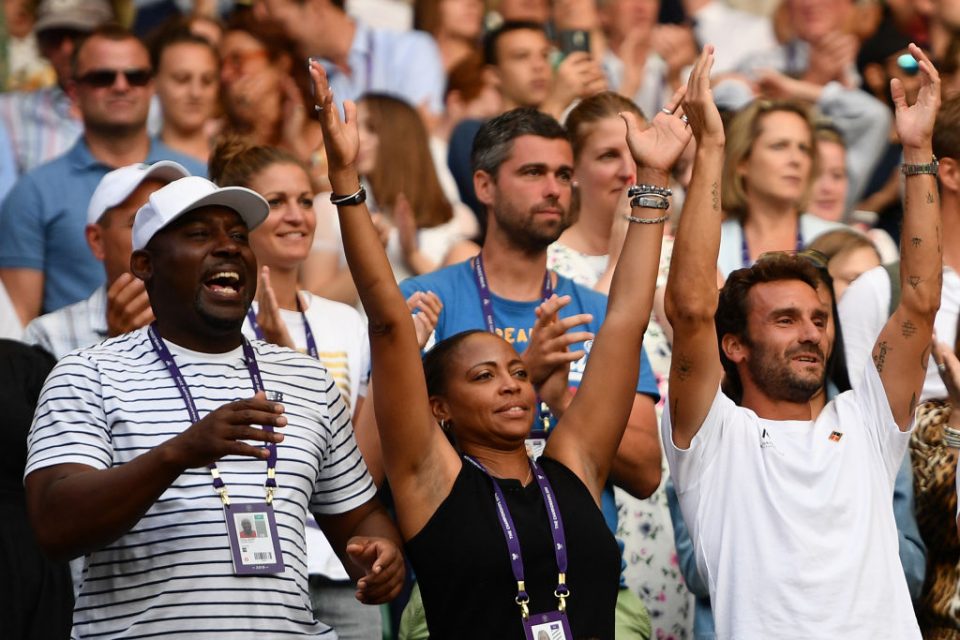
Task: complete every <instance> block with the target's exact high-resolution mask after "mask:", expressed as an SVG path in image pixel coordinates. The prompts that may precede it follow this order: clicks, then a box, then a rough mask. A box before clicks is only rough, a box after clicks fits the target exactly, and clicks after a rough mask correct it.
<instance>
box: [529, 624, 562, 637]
mask: <svg viewBox="0 0 960 640" xmlns="http://www.w3.org/2000/svg"><path fill="white" fill-rule="evenodd" d="M530 632H531V635H532V636H533V637H534V638H536V640H567V637H566V635H564V633H563V625H562V624H560V623H559V622H554V621H551V622H544V623H543V624H535V625H533V626H532V627H530Z"/></svg>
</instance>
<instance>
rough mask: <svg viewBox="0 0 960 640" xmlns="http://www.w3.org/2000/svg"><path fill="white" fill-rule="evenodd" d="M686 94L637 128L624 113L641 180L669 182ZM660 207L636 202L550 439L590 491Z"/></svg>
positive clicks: (623, 387)
mask: <svg viewBox="0 0 960 640" xmlns="http://www.w3.org/2000/svg"><path fill="white" fill-rule="evenodd" d="M683 94H684V89H681V90H680V91H678V92H677V93H676V94H675V95H674V96H673V98H672V99H671V101H670V103H669V104H668V106H667V109H668V110H669V111H671V112H672V113H671V114H667V113H658V114H657V115H656V117H655V118H654V119H653V122H652V123H651V125H650V126H649V127H648V128H647V129H645V130H642V131H641V130H640V128H639V126H638V123H637V121H636V119H635V118H634V117H633V116H632V114H621V115H622V116H623V118H624V121H625V122H626V123H627V142H628V144H629V146H630V151H631V153H632V154H633V158H634V160H635V161H636V163H637V166H638V171H637V182H638V183H640V184H644V185H652V186H653V187H655V188H666V187H667V185H668V182H669V173H670V169H671V168H672V167H673V165H674V163H675V162H676V160H677V158H679V157H680V153H681V152H682V151H683V149H684V147H686V145H687V143H688V142H689V141H690V130H689V128H688V127H687V126H686V123H685V122H684V121H683V120H681V119H680V113H679V111H678V108H679V105H680V100H681V98H682V97H683ZM651 200H656V198H651ZM664 214H665V210H663V209H656V208H651V207H645V206H635V207H633V209H632V211H631V217H632V218H633V220H632V221H631V224H630V228H629V229H628V230H627V235H626V238H625V240H624V244H623V251H622V253H621V255H620V259H619V262H618V264H617V268H616V272H615V273H614V275H613V282H612V285H611V287H610V300H609V302H608V304H607V316H606V319H605V320H604V322H603V325H602V326H601V327H600V331H599V332H598V334H597V338H596V340H595V341H594V344H593V347H592V350H591V352H590V359H589V361H588V363H587V369H586V371H585V373H584V377H583V382H582V383H581V385H580V388H579V389H578V391H577V394H576V395H575V396H574V398H573V400H572V401H571V402H570V406H569V407H567V410H566V412H565V413H564V415H563V417H562V418H561V420H560V424H559V425H558V426H557V428H556V430H555V432H554V433H553V435H551V437H550V440H549V442H548V444H547V452H548V453H549V455H551V456H553V457H556V458H557V459H559V460H561V461H562V462H563V463H564V464H566V465H567V466H568V467H569V468H570V469H571V470H573V471H574V472H575V473H577V475H578V476H579V477H580V478H581V479H582V480H583V481H584V483H585V484H586V485H587V487H588V488H589V489H590V490H591V492H593V493H594V495H595V497H596V496H599V495H600V492H601V491H602V490H603V485H604V483H605V482H606V480H607V476H608V475H609V473H610V469H611V466H612V464H613V459H614V455H615V454H616V451H617V447H618V445H619V443H620V439H621V437H622V435H623V431H624V428H625V427H626V424H627V419H628V417H629V415H630V410H631V409H632V407H633V400H634V396H635V393H636V384H635V382H636V379H637V376H638V374H639V363H640V350H641V345H642V341H643V332H644V331H645V330H646V327H647V323H648V322H649V320H650V313H651V311H652V310H653V292H654V290H655V288H656V281H657V270H658V268H659V262H660V243H661V240H662V239H663V223H664V221H665V215H664Z"/></svg>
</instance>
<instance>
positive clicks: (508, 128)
mask: <svg viewBox="0 0 960 640" xmlns="http://www.w3.org/2000/svg"><path fill="white" fill-rule="evenodd" d="M520 136H537V137H540V138H547V139H550V140H558V139H562V140H568V138H567V131H566V129H564V128H563V126H561V124H560V123H559V122H557V121H556V120H555V119H554V118H553V116H549V115H547V114H545V113H543V112H542V111H537V110H536V109H534V108H532V107H520V108H518V109H513V110H511V111H507V112H506V113H501V114H500V115H499V116H497V117H496V118H492V119H490V120H487V121H486V122H484V123H483V126H481V127H480V130H479V131H477V137H476V138H474V139H473V151H472V152H471V154H470V163H471V165H473V170H474V171H484V172H486V173H489V174H490V175H491V176H493V177H494V178H496V176H497V170H499V169H500V165H501V164H503V163H504V161H505V160H506V159H507V156H509V155H510V152H511V151H512V150H513V141H514V140H516V139H517V138H519V137H520Z"/></svg>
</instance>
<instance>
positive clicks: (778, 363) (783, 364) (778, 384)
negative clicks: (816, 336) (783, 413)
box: [747, 340, 827, 404]
mask: <svg viewBox="0 0 960 640" xmlns="http://www.w3.org/2000/svg"><path fill="white" fill-rule="evenodd" d="M747 345H748V346H749V347H750V351H751V353H750V359H749V360H748V361H747V370H748V371H749V372H750V377H751V378H752V379H753V383H754V385H756V387H757V389H759V390H760V391H761V392H762V393H763V394H764V395H765V396H767V397H768V398H771V399H773V400H782V401H785V402H792V403H798V404H799V403H804V402H809V401H810V398H812V397H813V396H814V395H816V393H817V392H818V391H819V390H820V389H822V388H823V384H824V381H825V380H826V376H827V368H826V358H824V356H823V352H822V351H821V350H820V348H819V347H817V346H805V347H797V348H795V349H792V350H790V351H788V352H787V353H786V354H784V355H783V356H782V357H780V356H779V355H778V354H776V353H774V352H773V350H772V349H770V348H768V347H766V346H764V345H760V344H756V343H754V342H753V341H749V340H748V341H747ZM804 354H810V355H812V356H816V357H818V358H819V360H820V363H821V370H820V373H819V374H809V375H802V374H799V373H797V372H796V371H794V370H793V368H792V366H791V361H792V358H794V357H796V356H798V355H804Z"/></svg>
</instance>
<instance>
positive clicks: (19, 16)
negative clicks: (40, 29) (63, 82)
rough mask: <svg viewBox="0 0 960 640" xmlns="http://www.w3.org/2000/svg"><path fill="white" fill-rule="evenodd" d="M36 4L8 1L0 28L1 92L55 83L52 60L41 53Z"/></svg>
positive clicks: (29, 0) (15, 0)
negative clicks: (1, 27) (37, 31)
mask: <svg viewBox="0 0 960 640" xmlns="http://www.w3.org/2000/svg"><path fill="white" fill-rule="evenodd" d="M35 10H36V3H34V2H32V1H31V0H5V2H4V3H3V13H2V14H0V20H3V23H2V26H3V27H4V28H3V29H0V46H2V47H3V51H0V91H34V90H36V89H42V88H43V87H49V86H52V85H54V84H55V83H56V81H57V74H56V72H55V71H54V70H53V67H52V66H50V61H49V60H47V59H46V58H44V57H43V56H42V55H41V54H40V48H39V46H38V45H37V34H36V33H35V32H34V30H33V23H34V22H35V21H36V16H35V15H34V11H35Z"/></svg>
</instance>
